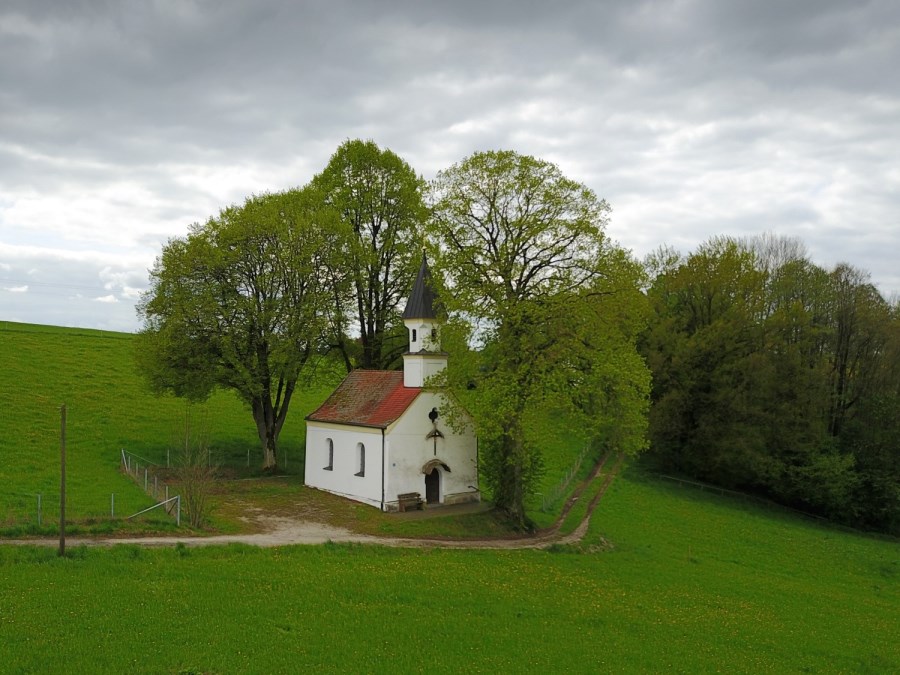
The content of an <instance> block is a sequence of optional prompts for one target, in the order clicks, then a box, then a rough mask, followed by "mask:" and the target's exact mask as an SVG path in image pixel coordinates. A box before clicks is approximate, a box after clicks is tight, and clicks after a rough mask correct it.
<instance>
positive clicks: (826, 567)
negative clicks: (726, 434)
mask: <svg viewBox="0 0 900 675" xmlns="http://www.w3.org/2000/svg"><path fill="white" fill-rule="evenodd" d="M0 587H2V588H3V589H4V592H3V594H2V596H0V659H2V661H0V662H2V663H4V664H6V665H7V666H9V665H12V666H13V668H12V670H13V671H14V672H16V671H18V672H84V671H92V672H122V671H126V670H127V671H130V672H155V673H165V672H185V671H193V672H222V673H232V672H295V671H297V670H299V669H301V668H306V667H319V668H321V669H324V670H326V671H332V672H334V671H359V670H367V671H373V672H388V671H390V672H423V671H426V670H437V671H438V672H444V671H449V672H463V671H465V672H489V671H499V672H623V671H624V672H713V671H716V672H719V671H721V672H748V673H749V672H754V673H757V672H766V673H769V672H869V673H890V672H898V671H900V646H898V641H897V635H898V632H900V547H898V544H897V542H896V541H888V540H879V539H877V538H873V537H867V536H861V535H857V534H853V533H846V532H842V531H839V530H835V529H831V528H827V527H822V526H820V525H817V524H814V523H810V522H807V521H804V520H801V519H798V518H796V517H795V516H792V515H788V514H784V513H783V512H780V511H774V510H769V509H766V508H762V507H760V506H758V505H752V504H749V503H743V502H740V501H735V500H734V499H732V498H730V497H721V496H717V495H711V494H708V493H703V492H699V491H696V490H692V489H686V488H679V487H677V486H675V485H672V484H668V483H664V482H660V481H658V480H655V479H653V478H652V477H649V476H647V475H645V474H643V473H641V472H640V471H639V470H636V469H634V468H631V469H628V470H626V471H625V472H624V474H623V475H621V476H620V477H619V478H617V479H616V481H615V482H614V483H613V485H612V487H611V488H610V490H609V491H608V492H607V494H606V496H605V497H604V500H603V501H602V502H601V505H600V507H599V508H598V510H597V512H596V513H595V516H594V520H593V521H592V525H591V528H590V532H589V535H588V539H587V541H586V542H585V543H584V544H583V545H582V547H580V548H579V549H578V550H575V549H568V550H556V551H553V552H547V551H458V550H435V549H413V550H397V549H387V548H381V547H363V546H344V545H340V546H338V545H326V546H319V547H289V548H283V549H274V550H262V549H253V548H249V547H242V546H231V547H224V548H210V549H183V548H179V549H174V548H169V549H152V550H147V549H143V550H142V549H138V548H136V547H133V546H120V547H117V548H114V549H78V550H76V551H74V552H73V557H72V558H70V559H57V558H56V557H55V555H54V552H53V551H52V550H44V549H35V548H31V547H29V548H24V549H19V548H12V547H0Z"/></svg>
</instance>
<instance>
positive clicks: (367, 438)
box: [304, 255, 480, 511]
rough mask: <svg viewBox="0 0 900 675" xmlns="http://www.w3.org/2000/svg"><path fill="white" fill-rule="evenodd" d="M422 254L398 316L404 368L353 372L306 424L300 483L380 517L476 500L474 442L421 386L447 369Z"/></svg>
mask: <svg viewBox="0 0 900 675" xmlns="http://www.w3.org/2000/svg"><path fill="white" fill-rule="evenodd" d="M438 307H439V305H438V303H437V299H436V297H435V294H434V291H433V289H432V285H431V273H430V270H429V268H428V263H427V261H426V259H425V256H424V255H423V256H422V264H421V266H420V268H419V272H418V275H417V276H416V280H415V283H414V285H413V288H412V292H411V293H410V297H409V300H408V302H407V304H406V308H405V310H404V312H403V323H404V324H405V326H406V329H407V331H408V337H409V350H408V351H407V352H406V353H405V354H404V355H403V370H402V371H391V370H354V371H353V372H351V373H350V374H349V375H348V376H347V377H346V378H345V379H344V381H343V382H341V384H340V385H339V386H338V388H337V389H335V391H334V393H332V394H331V396H329V397H328V399H327V400H326V401H325V402H324V403H323V404H322V405H321V406H320V407H319V408H318V409H317V410H315V411H314V412H313V413H311V414H310V415H308V416H307V418H306V469H305V476H304V480H305V483H306V485H308V486H310V487H314V488H318V489H320V490H326V491H327V492H332V493H334V494H337V495H341V496H343V497H347V498H348V499H353V500H356V501H359V502H363V503H365V504H369V505H371V506H375V507H377V508H380V509H381V510H382V511H396V510H400V509H405V508H409V507H410V505H417V506H422V505H425V506H437V505H441V504H458V503H462V502H470V501H479V500H480V492H479V489H478V441H477V439H476V437H475V434H474V432H473V430H472V425H471V424H467V425H465V426H466V428H465V429H457V430H454V429H453V428H451V427H450V426H449V425H448V424H447V423H446V419H445V417H446V416H445V415H444V414H443V412H442V411H444V410H446V403H447V399H446V394H445V393H444V392H443V391H441V390H440V388H437V387H432V386H428V383H429V378H431V377H432V376H434V375H436V374H438V373H439V372H441V371H442V370H443V369H444V368H445V367H446V365H447V354H446V353H445V352H443V351H442V350H441V343H440V329H441V320H440V318H439V316H438V315H439V313H440V312H439V311H437V310H438Z"/></svg>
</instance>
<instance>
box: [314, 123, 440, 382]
mask: <svg viewBox="0 0 900 675" xmlns="http://www.w3.org/2000/svg"><path fill="white" fill-rule="evenodd" d="M423 185H424V183H423V181H422V179H421V178H420V177H419V176H417V175H416V173H415V171H414V170H413V169H412V167H410V166H409V164H407V163H406V162H405V161H403V160H402V159H401V158H400V157H398V156H397V155H396V154H394V153H393V152H391V151H390V150H387V149H385V150H382V149H380V148H379V147H378V146H377V145H376V144H375V143H374V142H372V141H361V140H353V141H346V142H345V143H343V144H341V146H340V147H338V149H337V150H336V151H335V152H334V154H333V155H332V156H331V159H330V161H329V162H328V166H326V167H325V169H324V170H323V171H322V172H321V173H320V174H318V175H316V176H315V177H314V178H313V180H312V182H311V183H310V185H309V188H308V189H310V190H312V191H314V192H315V193H316V195H317V199H318V200H320V202H321V204H322V207H323V209H326V210H330V211H331V212H332V213H333V214H334V217H335V219H336V220H337V222H338V223H340V226H341V228H340V229H341V231H342V232H344V233H345V236H346V240H345V242H344V244H343V248H342V253H341V265H340V266H339V268H340V269H339V271H338V272H337V273H336V274H339V275H340V277H341V278H340V282H341V283H340V284H338V285H336V286H335V294H334V303H333V306H332V309H333V312H332V314H331V320H332V340H333V342H334V345H335V346H336V347H337V348H338V349H339V350H340V352H341V353H342V355H343V357H344V361H345V364H346V366H347V370H348V371H349V370H350V369H351V367H354V366H357V367H360V368H374V369H385V368H391V367H395V366H396V365H397V363H398V362H399V358H400V354H401V353H402V352H403V351H404V350H405V349H406V345H407V343H406V337H407V336H406V330H405V329H404V327H403V323H402V321H400V312H401V311H402V307H401V305H402V303H403V301H404V300H405V299H406V297H407V294H408V293H409V289H410V287H411V286H412V281H413V278H414V277H415V272H416V265H417V263H418V259H419V251H420V250H421V237H422V233H421V227H422V224H423V222H424V221H425V218H426V210H425V205H424V202H423V201H422V189H423ZM348 332H351V333H358V334H359V339H360V343H361V349H360V350H354V347H353V345H352V343H351V342H350V340H349V338H348Z"/></svg>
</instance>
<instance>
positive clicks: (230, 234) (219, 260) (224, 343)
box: [137, 190, 341, 468]
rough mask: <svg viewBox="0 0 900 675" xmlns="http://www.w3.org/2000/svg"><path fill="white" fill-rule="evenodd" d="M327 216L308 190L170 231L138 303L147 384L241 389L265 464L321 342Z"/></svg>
mask: <svg viewBox="0 0 900 675" xmlns="http://www.w3.org/2000/svg"><path fill="white" fill-rule="evenodd" d="M323 213H325V215H323ZM321 218H326V220H325V221H322V220H321ZM332 225H333V223H330V222H328V221H327V212H323V211H322V210H321V209H320V208H318V203H317V202H316V199H315V195H314V194H313V193H312V192H311V191H309V190H305V191H304V190H292V191H288V192H284V193H280V194H270V195H262V196H257V197H252V198H249V199H247V201H246V202H245V203H244V204H243V205H242V206H239V207H238V206H234V207H229V208H227V209H224V210H223V211H222V212H221V213H220V214H219V216H218V217H217V218H211V219H210V220H208V221H207V222H206V223H205V224H203V225H194V226H193V227H192V229H191V232H190V234H189V235H188V236H187V237H186V238H184V239H172V240H170V241H169V243H168V244H167V245H166V246H165V247H164V249H163V252H162V254H161V255H160V257H159V258H158V259H157V261H156V264H155V265H154V267H153V269H152V270H151V273H150V283H151V287H150V290H149V291H147V293H146V294H145V295H144V297H143V299H142V301H141V304H140V306H139V312H140V314H141V315H142V317H143V318H144V329H143V331H142V333H141V338H140V339H139V341H138V343H137V344H138V351H137V354H138V364H139V367H140V368H141V370H142V372H143V373H144V374H145V375H146V377H147V379H148V381H149V382H150V384H151V386H153V388H154V389H156V390H157V391H160V392H171V393H174V394H175V395H177V396H185V397H187V398H189V399H192V400H205V399H206V398H207V397H208V396H209V395H210V394H211V392H212V391H213V388H214V387H224V388H227V389H231V390H233V391H235V392H236V393H237V394H238V395H239V396H240V397H241V399H242V400H244V401H245V402H246V404H247V405H248V406H249V408H250V410H251V413H252V415H253V419H254V421H255V423H256V427H257V433H258V436H259V439H260V443H261V446H262V449H263V453H264V466H265V467H266V468H272V467H274V466H275V464H276V462H277V456H276V448H277V441H278V436H279V434H280V433H281V429H282V427H283V425H284V421H285V419H286V417H287V412H288V409H289V407H290V402H291V398H292V396H293V394H294V390H295V388H296V387H297V385H298V383H300V385H301V386H302V385H303V381H302V379H301V378H302V376H303V374H304V373H305V372H310V371H311V366H312V362H313V361H314V360H315V357H316V355H317V353H318V352H319V351H321V347H322V344H323V336H324V335H325V332H326V321H325V318H324V317H325V315H326V311H325V310H326V307H327V305H328V303H329V302H330V301H331V299H332V288H331V287H330V285H329V284H328V280H329V274H328V270H329V268H330V267H331V266H333V265H335V259H336V258H335V256H336V252H337V250H338V249H339V246H340V243H341V238H340V228H339V227H332Z"/></svg>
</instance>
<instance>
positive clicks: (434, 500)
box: [425, 467, 441, 504]
mask: <svg viewBox="0 0 900 675" xmlns="http://www.w3.org/2000/svg"><path fill="white" fill-rule="evenodd" d="M425 502H426V503H428V504H440V503H441V472H440V471H439V470H438V468H437V467H432V469H431V471H429V472H428V473H426V474H425Z"/></svg>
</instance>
